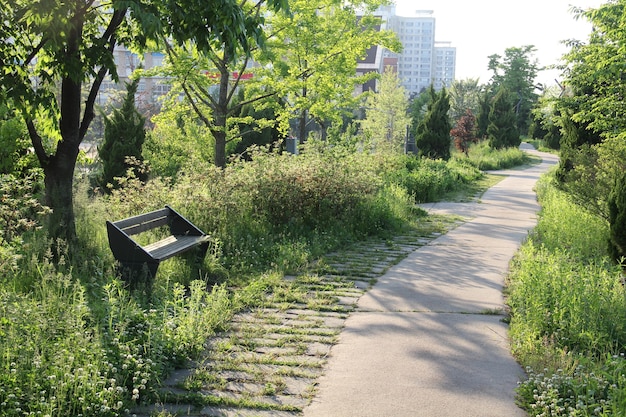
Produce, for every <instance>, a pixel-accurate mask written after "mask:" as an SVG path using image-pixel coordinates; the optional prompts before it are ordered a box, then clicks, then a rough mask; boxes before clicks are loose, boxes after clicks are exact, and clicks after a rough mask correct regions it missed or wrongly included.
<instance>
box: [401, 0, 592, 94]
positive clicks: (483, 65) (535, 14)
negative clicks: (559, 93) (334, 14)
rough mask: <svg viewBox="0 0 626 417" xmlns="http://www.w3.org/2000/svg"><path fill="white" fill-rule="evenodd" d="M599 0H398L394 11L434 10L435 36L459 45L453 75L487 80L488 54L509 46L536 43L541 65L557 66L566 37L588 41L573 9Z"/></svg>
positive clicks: (550, 80)
mask: <svg viewBox="0 0 626 417" xmlns="http://www.w3.org/2000/svg"><path fill="white" fill-rule="evenodd" d="M603 3H604V1H603V0H396V13H397V14H398V15H401V16H412V15H413V13H414V11H415V10H433V11H434V14H433V16H434V17H435V18H436V23H435V32H436V33H435V40H436V41H450V42H452V46H455V47H456V48H457V50H456V53H457V63H456V78H457V79H464V78H469V77H471V78H476V77H478V78H480V81H481V82H482V83H484V82H487V81H489V78H490V77H491V72H490V71H488V70H487V65H488V62H489V60H488V58H487V57H488V56H489V55H492V54H499V55H504V50H505V49H506V48H510V47H521V46H524V45H535V47H536V49H537V51H536V52H535V57H536V58H537V59H538V60H539V65H540V66H545V65H551V64H555V63H557V62H558V61H559V58H560V57H561V56H562V55H563V54H564V53H565V52H567V50H568V49H567V47H566V46H565V45H562V44H561V41H562V40H565V39H572V38H573V39H578V40H586V39H587V36H588V34H589V32H590V30H591V26H590V25H589V23H587V22H586V21H584V20H579V21H576V20H575V19H574V17H573V15H572V14H571V13H570V11H569V10H570V7H571V6H572V5H574V6H576V7H581V8H583V9H586V8H596V7H598V6H600V5H601V4H603ZM558 76H559V72H558V71H542V72H540V73H539V75H538V77H537V81H538V82H542V83H545V84H548V85H554V84H555V82H554V78H557V77H558Z"/></svg>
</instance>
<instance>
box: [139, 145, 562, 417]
mask: <svg viewBox="0 0 626 417" xmlns="http://www.w3.org/2000/svg"><path fill="white" fill-rule="evenodd" d="M522 146H523V148H524V149H525V150H527V151H528V152H531V153H534V154H537V155H539V156H540V157H541V158H542V159H543V161H542V163H541V164H539V165H535V166H533V167H530V168H528V169H524V170H510V171H501V172H499V173H500V174H502V175H505V176H506V178H505V179H504V180H503V181H501V182H500V183H498V184H497V185H496V186H494V187H492V188H490V189H489V190H488V191H487V192H486V193H485V194H483V196H482V197H481V200H480V202H474V203H437V204H432V205H427V206H426V207H425V208H427V209H428V210H429V211H431V212H432V213H433V214H434V215H433V216H432V218H433V219H437V216H436V214H437V213H444V214H455V215H457V216H460V218H461V219H462V221H461V222H460V224H459V225H458V226H457V227H455V228H454V229H453V230H451V231H449V232H448V233H446V234H444V235H439V233H436V232H430V233H422V234H411V233H407V234H406V235H404V236H399V237H397V238H395V239H393V240H389V241H387V242H382V243H381V242H379V243H377V244H373V243H371V242H370V243H363V244H360V245H356V246H355V247H352V248H350V250H347V251H343V252H340V253H336V254H334V255H330V256H328V257H326V258H325V263H323V264H321V265H319V266H318V268H317V270H316V271H315V273H312V274H308V275H303V276H299V277H293V278H292V279H291V280H287V281H286V282H285V287H284V288H283V289H282V291H281V290H280V289H279V290H278V291H276V292H275V293H273V294H272V295H271V296H268V300H267V302H266V303H265V305H264V307H263V308H259V309H255V310H254V311H250V312H246V313H242V314H239V315H237V316H236V317H235V318H234V320H233V323H232V326H231V327H230V329H229V330H228V331H226V332H224V333H223V334H220V335H218V336H216V337H215V338H213V339H212V340H211V341H210V342H209V344H208V348H207V356H206V358H205V359H204V360H202V361H199V362H198V363H196V364H194V366H193V367H190V369H187V370H181V371H177V372H175V373H174V374H173V375H172V376H171V378H169V379H168V380H167V381H165V382H164V386H163V389H162V391H161V393H160V395H161V397H162V403H161V404H157V405H155V406H152V407H148V408H143V409H138V410H136V412H137V414H138V415H149V414H150V413H153V412H154V411H156V410H164V411H168V412H170V413H172V414H175V415H179V416H183V415H189V416H224V417H231V416H242V417H243V416H246V417H247V416H260V417H264V416H276V417H283V416H285V417H287V416H302V415H303V416H304V417H318V416H320V417H348V416H355V417H357V416H358V417H368V416H372V417H374V416H375V417H387V416H392V417H404V416H407V417H408V416H411V417H414V416H428V417H435V416H446V417H455V416H458V417H470V416H480V417H488V416H494V417H495V416H497V417H501V416H507V417H510V416H524V415H525V413H524V412H523V411H522V410H521V409H519V408H518V407H517V406H516V405H515V394H514V390H515V387H516V386H517V382H518V381H519V380H520V379H522V378H523V377H524V375H523V371H522V369H521V368H520V366H519V365H518V364H517V363H516V362H515V360H514V359H513V358H512V356H511V354H510V346H509V342H508V338H507V326H506V324H504V323H503V321H502V319H503V315H504V314H505V311H504V300H503V295H502V288H503V285H504V277H505V275H506V272H507V269H508V265H509V262H510V260H511V258H512V257H513V255H514V253H515V252H516V250H517V249H518V247H519V245H520V243H521V242H522V241H523V239H524V238H525V237H526V236H527V233H528V231H529V230H530V229H532V228H533V227H534V225H535V224H536V212H537V211H538V209H539V207H538V205H537V202H536V198H535V193H534V191H533V187H534V184H535V182H536V180H537V179H538V178H539V176H540V175H541V174H542V173H543V172H545V171H546V170H547V169H548V168H549V167H550V166H552V165H554V164H555V163H556V161H557V158H556V157H555V156H553V155H550V154H545V153H539V152H536V151H534V150H532V148H529V147H528V146H527V145H522ZM433 221H436V220H433ZM433 230H435V228H434V227H433ZM372 284H374V285H372Z"/></svg>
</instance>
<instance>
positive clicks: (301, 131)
mask: <svg viewBox="0 0 626 417" xmlns="http://www.w3.org/2000/svg"><path fill="white" fill-rule="evenodd" d="M306 95H307V88H306V85H305V86H304V87H303V88H302V98H304V99H306ZM305 101H306V100H305ZM306 119H307V109H306V108H304V109H302V111H301V112H300V121H299V126H298V139H299V140H300V144H301V145H302V144H303V143H304V140H305V139H306Z"/></svg>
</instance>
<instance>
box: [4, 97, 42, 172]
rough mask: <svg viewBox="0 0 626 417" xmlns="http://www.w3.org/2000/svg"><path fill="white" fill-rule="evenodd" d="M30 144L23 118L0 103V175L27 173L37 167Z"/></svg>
mask: <svg viewBox="0 0 626 417" xmlns="http://www.w3.org/2000/svg"><path fill="white" fill-rule="evenodd" d="M30 146H31V144H30V140H29V138H28V132H27V131H26V124H25V123H24V119H23V118H21V117H19V116H18V115H16V114H11V113H10V112H9V111H8V109H7V108H5V107H4V106H3V105H2V104H0V175H2V174H15V175H17V176H22V175H27V173H28V172H29V171H31V170H32V169H34V168H36V167H38V165H39V164H38V161H37V157H36V156H35V154H33V153H32V152H31V151H30Z"/></svg>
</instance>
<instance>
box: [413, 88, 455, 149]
mask: <svg viewBox="0 0 626 417" xmlns="http://www.w3.org/2000/svg"><path fill="white" fill-rule="evenodd" d="M430 94H431V97H432V100H431V104H430V105H429V107H428V111H427V112H426V114H425V115H424V118H423V119H422V121H421V122H420V124H419V125H418V127H417V135H416V138H415V144H416V145H417V148H418V149H419V152H420V155H423V156H427V157H429V158H433V159H438V158H441V159H444V160H448V159H449V158H450V142H451V140H450V130H451V125H450V119H449V117H448V111H449V110H450V98H449V97H448V93H447V91H446V89H445V88H443V89H442V90H441V91H440V92H439V94H437V93H436V92H435V89H434V87H433V86H432V85H431V86H430Z"/></svg>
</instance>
